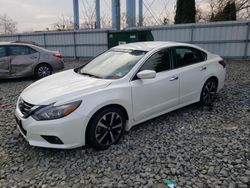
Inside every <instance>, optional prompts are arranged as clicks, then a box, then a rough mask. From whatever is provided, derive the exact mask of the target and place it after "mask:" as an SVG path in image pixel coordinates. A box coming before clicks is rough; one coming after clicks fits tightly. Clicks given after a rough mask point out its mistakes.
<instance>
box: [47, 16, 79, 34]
mask: <svg viewBox="0 0 250 188" xmlns="http://www.w3.org/2000/svg"><path fill="white" fill-rule="evenodd" d="M73 28H74V23H73V21H72V17H71V16H63V15H62V16H61V17H59V18H58V21H57V22H55V23H53V24H52V30H57V31H64V30H71V29H73ZM46 29H47V30H48V28H46Z"/></svg>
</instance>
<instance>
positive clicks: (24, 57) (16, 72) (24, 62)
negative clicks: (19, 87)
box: [8, 45, 39, 76]
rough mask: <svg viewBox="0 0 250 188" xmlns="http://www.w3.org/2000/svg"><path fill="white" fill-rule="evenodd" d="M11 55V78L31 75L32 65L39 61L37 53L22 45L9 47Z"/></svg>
mask: <svg viewBox="0 0 250 188" xmlns="http://www.w3.org/2000/svg"><path fill="white" fill-rule="evenodd" d="M8 50H9V54H10V55H11V62H10V66H11V71H10V72H11V76H25V75H29V74H31V73H33V65H34V64H36V63H37V61H38V60H39V53H38V52H37V51H35V50H34V49H32V48H30V47H28V46H24V45H11V46H9V49H8Z"/></svg>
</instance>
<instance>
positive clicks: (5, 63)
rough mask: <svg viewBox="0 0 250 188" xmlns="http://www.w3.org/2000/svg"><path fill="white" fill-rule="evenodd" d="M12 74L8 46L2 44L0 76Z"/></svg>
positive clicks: (0, 50) (0, 48)
mask: <svg viewBox="0 0 250 188" xmlns="http://www.w3.org/2000/svg"><path fill="white" fill-rule="evenodd" d="M9 76H10V57H9V56H8V54H7V49H6V46H0V78H6V77H9Z"/></svg>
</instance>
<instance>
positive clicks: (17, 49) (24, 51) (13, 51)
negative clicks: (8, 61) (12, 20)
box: [9, 46, 36, 56]
mask: <svg viewBox="0 0 250 188" xmlns="http://www.w3.org/2000/svg"><path fill="white" fill-rule="evenodd" d="M33 53H36V51H35V50H33V49H32V48H30V47H28V46H9V54H10V55H14V56H16V55H29V54H33Z"/></svg>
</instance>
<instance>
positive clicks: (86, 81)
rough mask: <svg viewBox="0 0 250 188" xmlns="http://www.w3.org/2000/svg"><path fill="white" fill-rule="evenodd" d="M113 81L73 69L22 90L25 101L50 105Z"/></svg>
mask: <svg viewBox="0 0 250 188" xmlns="http://www.w3.org/2000/svg"><path fill="white" fill-rule="evenodd" d="M111 82H112V81H111V80H107V79H98V78H93V77H89V76H85V75H80V74H77V73H76V72H74V70H73V69H72V70H68V71H63V72H60V73H57V74H54V75H51V76H48V77H46V78H43V79H41V80H39V81H37V82H35V83H33V84H31V85H30V86H29V87H27V88H26V89H25V90H24V91H23V92H22V94H21V97H22V99H23V100H24V101H26V102H28V103H30V104H33V105H48V104H51V103H54V102H58V101H60V100H65V99H71V98H74V97H78V96H83V95H84V94H86V93H89V92H94V91H96V90H98V89H102V88H105V87H107V86H108V85H109V84H110V83H111Z"/></svg>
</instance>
